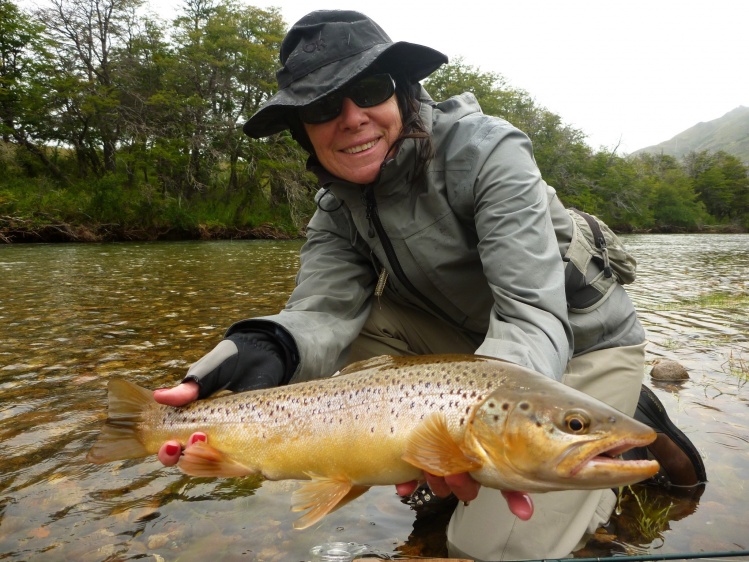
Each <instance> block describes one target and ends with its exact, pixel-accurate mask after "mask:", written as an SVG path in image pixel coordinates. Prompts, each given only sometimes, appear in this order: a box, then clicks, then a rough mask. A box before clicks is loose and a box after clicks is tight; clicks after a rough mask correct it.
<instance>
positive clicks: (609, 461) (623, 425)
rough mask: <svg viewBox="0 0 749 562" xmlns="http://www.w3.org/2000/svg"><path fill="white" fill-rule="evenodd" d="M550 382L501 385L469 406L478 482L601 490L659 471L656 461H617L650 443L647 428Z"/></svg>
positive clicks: (469, 442) (512, 487)
mask: <svg viewBox="0 0 749 562" xmlns="http://www.w3.org/2000/svg"><path fill="white" fill-rule="evenodd" d="M549 382H551V383H553V384H552V385H547V386H550V388H549V389H539V388H532V387H530V386H529V387H520V388H517V389H514V390H513V391H508V390H507V389H506V388H505V389H499V390H497V391H495V392H494V393H492V394H491V395H490V396H489V397H488V398H487V399H485V400H484V401H483V402H482V403H481V404H480V405H479V406H478V407H477V408H476V409H475V410H474V412H473V415H472V417H471V419H470V420H469V423H468V427H467V429H466V436H465V441H464V443H465V447H466V449H468V451H467V453H468V454H469V455H471V456H473V457H475V458H477V459H480V462H481V464H482V468H481V469H480V470H479V471H477V472H476V473H472V474H473V475H474V477H475V478H476V479H477V480H479V482H482V483H484V484H485V485H487V486H490V487H493V488H499V489H504V490H517V491H523V492H543V491H552V490H567V489H604V488H611V487H616V486H624V485H627V484H633V483H635V482H639V481H640V480H644V479H646V478H649V477H651V476H653V475H654V474H655V473H656V472H658V468H659V466H658V463H657V462H655V461H649V460H640V461H635V460H623V459H621V458H618V457H619V455H621V454H622V453H623V452H624V451H627V450H629V449H631V448H632V447H640V446H645V445H647V444H649V443H651V442H652V441H653V440H654V439H655V432H654V431H653V430H652V429H651V428H649V427H648V426H646V425H645V424H642V423H640V422H638V421H636V420H634V419H633V418H631V417H629V416H627V415H625V414H623V413H621V412H619V411H618V410H616V409H614V408H612V407H610V406H608V405H607V404H604V403H603V402H600V401H598V400H596V399H594V398H592V397H590V396H588V395H585V394H583V393H581V392H578V391H576V390H573V389H571V388H569V387H566V386H564V385H561V384H560V383H555V382H554V381H549Z"/></svg>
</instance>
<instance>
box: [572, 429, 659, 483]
mask: <svg viewBox="0 0 749 562" xmlns="http://www.w3.org/2000/svg"><path fill="white" fill-rule="evenodd" d="M655 437H656V435H655V432H652V433H650V434H648V435H644V436H642V437H627V438H623V439H618V440H616V441H614V442H600V443H598V444H595V446H592V447H591V448H590V450H589V451H587V453H586V455H585V456H584V457H583V458H582V460H581V461H580V462H578V463H577V464H576V465H574V466H573V467H572V469H571V470H570V472H569V476H570V477H571V478H579V479H595V477H596V476H600V475H606V476H608V477H612V476H616V477H618V478H621V480H622V484H624V483H634V482H638V481H640V480H644V479H646V478H649V477H651V476H654V475H655V474H656V473H657V472H658V470H659V469H660V465H659V464H658V462H657V461H654V460H648V459H642V460H637V459H634V460H627V459H622V458H620V455H622V454H623V453H625V452H627V451H629V450H631V449H633V448H635V447H645V446H647V445H649V444H650V443H652V442H653V441H655ZM587 445H592V443H587Z"/></svg>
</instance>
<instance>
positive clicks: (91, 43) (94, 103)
mask: <svg viewBox="0 0 749 562" xmlns="http://www.w3.org/2000/svg"><path fill="white" fill-rule="evenodd" d="M142 2H143V0H50V3H51V7H49V8H46V9H42V10H40V11H39V13H38V16H39V17H40V18H41V20H42V21H44V22H45V23H46V25H47V33H48V34H49V35H50V37H51V38H52V39H53V40H54V41H55V44H56V47H57V51H58V53H57V56H58V58H59V61H60V64H59V68H58V72H59V73H60V74H61V79H60V80H59V87H60V88H61V91H62V93H63V95H64V96H65V97H66V99H67V101H68V105H67V107H66V108H65V111H64V112H63V115H61V117H62V119H60V122H59V126H60V129H59V134H60V139H59V140H60V141H61V142H65V143H68V144H70V145H72V146H73V147H75V149H76V151H78V152H79V163H80V164H81V165H82V166H83V165H86V164H88V165H90V166H91V168H93V170H94V171H95V172H96V173H97V174H98V175H101V174H103V173H105V172H114V171H115V170H116V154H117V147H118V145H119V142H120V140H121V138H120V134H121V129H122V120H121V116H120V112H119V109H120V91H119V90H118V88H117V84H116V78H115V77H116V71H115V68H114V62H113V58H112V50H113V49H114V48H115V47H116V46H117V45H119V44H121V42H122V40H123V37H125V36H127V34H128V32H129V27H130V25H131V24H132V23H133V21H134V18H133V17H132V16H133V14H134V10H135V9H136V8H138V7H139V6H140V5H141V4H142ZM99 149H101V155H102V156H101V159H100V158H99ZM81 171H83V170H81Z"/></svg>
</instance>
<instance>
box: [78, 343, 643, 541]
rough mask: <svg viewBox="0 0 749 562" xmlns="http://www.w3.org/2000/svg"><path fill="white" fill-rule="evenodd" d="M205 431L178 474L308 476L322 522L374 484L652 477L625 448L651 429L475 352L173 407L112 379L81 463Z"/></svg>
mask: <svg viewBox="0 0 749 562" xmlns="http://www.w3.org/2000/svg"><path fill="white" fill-rule="evenodd" d="M197 431H201V432H204V433H205V434H206V435H207V436H208V443H197V444H194V445H192V446H190V447H188V448H187V449H185V452H184V454H183V457H182V459H181V460H180V463H179V466H180V468H181V469H182V470H183V471H184V472H186V473H188V474H192V475H197V476H224V477H231V476H243V475H248V474H262V475H263V476H264V477H265V478H268V479H273V480H280V479H298V480H311V482H310V483H308V484H305V485H304V486H303V487H302V488H300V489H299V490H298V491H297V492H296V493H295V494H294V499H293V501H294V509H295V510H296V511H306V513H305V515H303V516H302V517H301V518H300V519H299V520H298V521H297V522H296V523H295V527H297V528H304V527H308V526H309V525H312V524H314V523H315V522H316V521H319V520H320V519H321V518H322V517H324V515H325V514H326V513H328V512H329V511H331V510H333V509H336V508H337V507H340V506H341V505H343V504H345V503H347V502H348V501H351V500H352V499H354V498H355V497H357V496H358V495H360V494H361V493H363V492H364V491H366V489H368V487H370V486H374V485H385V484H398V483H403V482H408V481H410V480H414V479H419V478H421V477H422V476H423V471H427V472H430V473H432V474H436V475H449V474H457V473H461V472H469V473H470V474H471V475H472V476H473V477H474V478H475V479H476V480H478V481H479V482H480V483H481V484H482V485H485V486H490V487H492V488H497V489H503V490H516V491H525V492H544V491H551V490H564V489H595V488H610V487H614V486H620V485H624V484H631V483H634V482H637V481H639V480H642V479H644V478H647V477H649V476H652V475H653V474H655V472H657V470H658V464H657V463H656V462H654V461H624V460H621V459H618V458H615V457H617V456H618V455H619V454H620V453H621V452H623V451H625V450H627V449H629V448H631V447H634V446H643V445H645V444H647V443H649V442H651V441H652V440H653V439H654V438H655V433H654V432H653V430H652V429H650V428H648V427H647V426H645V425H643V424H641V423H639V422H637V421H635V420H633V419H632V418H630V417H629V416H626V415H624V414H622V413H621V412H618V411H616V410H615V409H613V408H611V407H609V406H607V405H606V404H604V403H602V402H600V401H598V400H596V399H594V398H592V397H590V396H587V395H585V394H582V393H580V392H578V391H576V390H574V389H571V388H569V387H566V386H564V385H563V384H561V383H559V382H557V381H554V380H551V379H549V378H547V377H544V376H543V375H541V374H539V373H536V372H533V371H530V370H528V369H525V368H523V367H519V366H517V365H514V364H511V363H505V362H502V361H499V360H497V359H492V358H487V357H481V356H476V355H433V356H417V357H389V356H383V357H378V358H374V359H371V360H368V361H363V362H359V363H356V364H353V365H351V366H349V367H347V368H346V369H344V370H343V371H342V372H341V374H340V375H339V376H334V377H331V378H328V379H322V380H317V381H310V382H305V383H299V384H292V385H287V386H283V387H278V388H271V389H264V390H257V391H252V392H244V393H237V394H230V395H224V396H220V397H217V398H213V399H208V400H203V401H198V402H194V403H192V404H189V405H187V406H184V407H181V408H173V407H169V406H164V405H160V404H157V403H156V402H155V401H154V400H153V396H152V393H151V391H148V390H146V389H143V388H140V387H138V386H136V385H133V384H132V383H128V382H126V381H121V380H111V381H110V383H109V417H108V419H107V422H106V423H105V425H104V428H103V430H102V434H101V436H100V437H99V439H98V440H97V442H96V443H95V444H94V446H93V447H92V449H91V451H90V452H89V455H88V459H89V460H90V461H91V462H95V463H103V462H110V461H113V460H118V459H125V458H137V457H141V456H146V455H148V454H154V453H156V452H157V451H158V449H159V447H160V446H161V445H162V444H163V443H164V442H165V441H167V440H177V441H179V442H181V443H182V444H183V445H184V444H186V443H187V442H188V439H189V437H190V435H191V434H192V433H194V432H197Z"/></svg>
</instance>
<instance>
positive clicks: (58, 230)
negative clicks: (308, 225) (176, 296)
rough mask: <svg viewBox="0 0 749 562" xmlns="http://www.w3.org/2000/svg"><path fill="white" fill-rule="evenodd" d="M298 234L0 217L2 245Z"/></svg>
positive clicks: (256, 229) (267, 226)
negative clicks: (85, 223) (35, 220)
mask: <svg viewBox="0 0 749 562" xmlns="http://www.w3.org/2000/svg"><path fill="white" fill-rule="evenodd" d="M299 236H300V234H299V233H295V232H289V231H288V230H285V229H283V228H280V227H277V226H274V225H272V224H262V225H260V226H257V227H233V226H225V225H216V224H213V225H211V224H198V225H196V226H195V227H190V228H182V227H162V228H158V227H137V226H125V225H120V224H93V225H82V224H70V223H64V222H48V223H44V222H41V223H40V222H32V221H30V220H24V219H20V218H17V217H8V216H5V217H0V243H2V244H26V243H61V242H162V241H172V242H174V241H178V240H292V239H294V238H298V237H299Z"/></svg>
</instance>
